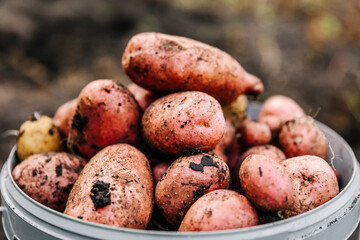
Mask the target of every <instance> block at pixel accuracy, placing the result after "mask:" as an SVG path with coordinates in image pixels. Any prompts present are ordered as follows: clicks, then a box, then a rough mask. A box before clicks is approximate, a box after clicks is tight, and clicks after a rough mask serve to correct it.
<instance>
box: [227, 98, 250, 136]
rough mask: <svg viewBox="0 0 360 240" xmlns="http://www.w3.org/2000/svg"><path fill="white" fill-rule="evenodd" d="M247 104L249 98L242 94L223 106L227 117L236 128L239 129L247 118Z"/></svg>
mask: <svg viewBox="0 0 360 240" xmlns="http://www.w3.org/2000/svg"><path fill="white" fill-rule="evenodd" d="M247 106H248V99H247V97H246V95H244V94H241V95H240V96H239V97H237V98H236V100H235V101H234V102H232V103H231V104H229V105H227V106H224V107H223V112H224V115H225V118H226V119H229V120H230V121H231V123H232V125H233V126H234V127H235V129H239V128H240V127H241V124H242V122H243V121H244V119H245V118H246V109H247Z"/></svg>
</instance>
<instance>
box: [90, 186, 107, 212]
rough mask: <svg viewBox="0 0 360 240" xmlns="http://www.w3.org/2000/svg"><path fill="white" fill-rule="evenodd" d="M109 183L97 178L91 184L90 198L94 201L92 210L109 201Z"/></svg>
mask: <svg viewBox="0 0 360 240" xmlns="http://www.w3.org/2000/svg"><path fill="white" fill-rule="evenodd" d="M109 187H110V183H105V182H103V181H99V180H97V181H96V183H94V185H93V186H92V189H91V193H90V198H91V200H92V202H93V203H94V210H95V211H96V210H97V209H98V208H102V207H105V206H107V205H110V203H111V193H110V192H109Z"/></svg>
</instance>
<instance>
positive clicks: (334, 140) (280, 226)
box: [0, 102, 360, 240]
mask: <svg viewBox="0 0 360 240" xmlns="http://www.w3.org/2000/svg"><path fill="white" fill-rule="evenodd" d="M259 109H260V104H258V103H255V102H252V103H250V104H249V107H248V112H249V114H250V116H251V117H253V118H256V116H257V114H258V112H259ZM316 123H317V125H318V126H319V127H320V128H321V129H322V131H323V132H324V133H325V135H326V137H327V138H328V140H329V141H330V144H331V147H332V149H333V152H334V155H335V159H334V165H335V168H336V169H337V170H338V171H339V173H340V175H341V181H342V184H343V186H342V190H341V192H340V193H339V194H338V195H337V196H336V197H335V198H333V199H332V200H330V201H328V202H327V203H325V204H323V205H321V206H319V207H317V208H315V209H313V210H311V211H308V212H306V213H304V214H301V215H298V216H295V217H291V218H288V219H285V220H282V221H278V222H273V223H268V224H263V225H258V226H254V227H249V228H242V229H234V230H225V231H214V232H191V233H190V232H187V233H186V232H185V233H184V232H182V233H178V232H173V231H155V230H134V229H127V228H118V227H112V226H106V225H102V224H97V223H91V222H86V221H82V220H80V219H77V218H74V217H70V216H67V215H64V214H62V213H59V212H56V211H54V210H52V209H50V208H48V207H46V206H43V205H41V204H39V203H38V202H36V201H34V200H32V199H31V198H29V197H28V196H27V195H26V194H24V193H23V192H22V191H21V190H20V188H19V187H18V186H17V185H16V184H15V182H14V180H13V179H12V177H11V172H12V169H13V168H14V166H15V165H16V164H17V158H16V154H15V152H16V149H15V148H13V149H12V151H11V153H10V155H9V158H8V160H7V162H6V163H5V164H4V166H3V168H2V170H1V175H0V181H1V199H2V203H1V204H2V206H1V211H2V222H3V228H4V231H5V234H6V236H7V237H8V239H14V240H15V239H20V240H21V239H22V240H32V239H34V240H39V239H71V240H75V239H114V240H115V239H117V240H118V239H130V240H131V239H145V240H152V239H154V240H155V239H177V240H181V239H202V240H211V239H217V240H218V239H226V240H231V239H234V240H235V239H236V240H238V239H272V240H275V239H276V240H280V239H319V240H320V239H334V240H339V239H347V238H349V237H350V236H351V235H352V233H354V231H355V230H356V228H357V227H358V224H359V219H360V170H359V164H358V162H357V160H356V157H355V155H354V153H353V151H352V150H351V148H350V147H349V145H348V144H347V143H346V142H345V141H344V139H343V138H341V137H340V136H339V135H338V134H337V133H336V132H334V131H333V130H331V129H330V128H329V127H327V126H325V125H324V124H321V123H319V122H316ZM329 155H330V156H331V155H332V154H329Z"/></svg>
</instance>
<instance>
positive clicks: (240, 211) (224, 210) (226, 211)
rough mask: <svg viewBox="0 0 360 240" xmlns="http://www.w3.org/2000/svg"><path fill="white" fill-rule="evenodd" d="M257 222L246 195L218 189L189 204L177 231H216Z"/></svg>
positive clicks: (252, 224) (256, 216)
mask: <svg viewBox="0 0 360 240" xmlns="http://www.w3.org/2000/svg"><path fill="white" fill-rule="evenodd" d="M257 224H258V215H257V213H256V210H255V208H254V207H253V206H252V205H251V203H250V202H249V200H247V199H246V197H244V196H243V195H241V194H239V193H237V192H234V191H231V190H226V189H219V190H215V191H212V192H209V193H207V194H205V195H204V196H202V197H201V198H199V199H198V200H197V201H196V202H195V203H194V204H193V205H192V206H191V208H190V209H189V210H188V212H187V213H186V215H185V217H184V219H183V221H182V222H181V225H180V227H179V230H178V231H179V232H191V231H216V230H226V229H236V228H244V227H251V226H255V225H257Z"/></svg>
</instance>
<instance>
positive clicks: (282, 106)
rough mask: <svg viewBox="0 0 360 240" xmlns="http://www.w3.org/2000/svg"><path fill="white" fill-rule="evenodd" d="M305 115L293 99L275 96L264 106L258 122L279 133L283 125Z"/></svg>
mask: <svg viewBox="0 0 360 240" xmlns="http://www.w3.org/2000/svg"><path fill="white" fill-rule="evenodd" d="M305 115H306V114H305V112H304V110H303V109H302V108H301V107H300V106H299V105H298V104H297V103H296V102H295V101H294V100H293V99H291V98H289V97H287V96H284V95H274V96H271V97H269V98H268V99H267V100H266V101H265V102H264V103H263V104H262V106H261V109H260V112H259V117H258V121H259V122H262V123H266V124H268V125H269V127H270V128H271V131H272V132H277V130H278V129H279V127H280V126H281V124H282V123H284V122H286V121H290V120H293V119H295V118H298V117H302V116H305ZM270 116H271V117H270ZM274 117H276V118H278V120H276V118H274Z"/></svg>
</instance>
